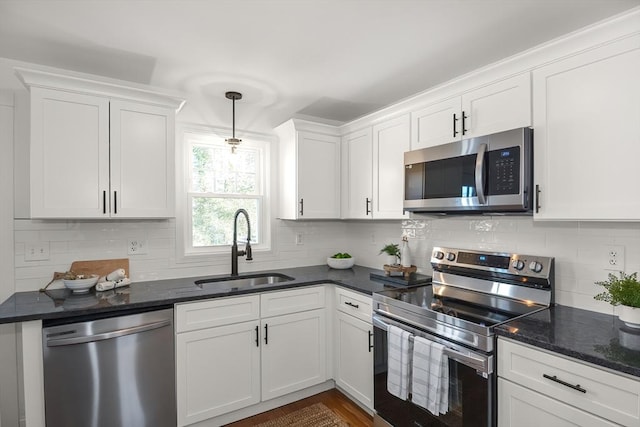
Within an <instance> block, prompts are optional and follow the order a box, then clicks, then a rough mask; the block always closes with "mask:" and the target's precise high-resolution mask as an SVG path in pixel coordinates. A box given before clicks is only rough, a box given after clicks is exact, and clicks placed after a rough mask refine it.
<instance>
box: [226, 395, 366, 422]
mask: <svg viewBox="0 0 640 427" xmlns="http://www.w3.org/2000/svg"><path fill="white" fill-rule="evenodd" d="M319 402H320V403H323V404H324V405H325V406H326V407H327V408H329V409H331V410H332V411H333V412H334V413H335V414H336V415H338V416H339V417H340V418H342V419H343V420H344V421H346V422H347V423H349V425H350V426H351V427H371V426H373V417H371V416H370V415H369V414H367V413H366V412H365V411H364V410H362V409H361V408H360V407H359V406H358V405H356V404H355V403H353V402H352V401H351V400H349V398H347V397H346V396H345V395H344V394H342V393H340V392H339V391H338V390H336V389H332V390H329V391H325V392H323V393H320V394H316V395H315V396H311V397H308V398H306V399H302V400H299V401H297V402H293V403H290V404H288V405H285V406H281V407H280V408H276V409H273V410H271V411H267V412H263V413H262V414H258V415H255V416H253V417H250V418H245V419H244V420H240V421H237V422H235V423H232V424H228V426H227V427H249V426H255V425H256V424H260V423H264V422H265V421H269V420H272V419H275V418H278V417H282V416H283V415H287V414H289V413H291V412H295V411H297V410H298V409H302V408H304V407H306V406H309V405H313V404H314V403H319Z"/></svg>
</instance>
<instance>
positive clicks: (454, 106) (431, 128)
mask: <svg viewBox="0 0 640 427" xmlns="http://www.w3.org/2000/svg"><path fill="white" fill-rule="evenodd" d="M461 118H462V116H461V114H460V97H459V96H458V97H455V98H451V99H447V100H445V101H442V102H438V103H437V104H433V105H430V106H428V107H426V108H423V109H421V110H418V111H415V112H413V113H411V135H412V136H411V138H412V139H411V149H412V150H418V149H420V148H427V147H433V146H434V145H440V144H446V143H447V142H453V141H460V139H461V138H462V131H461V130H462V120H461Z"/></svg>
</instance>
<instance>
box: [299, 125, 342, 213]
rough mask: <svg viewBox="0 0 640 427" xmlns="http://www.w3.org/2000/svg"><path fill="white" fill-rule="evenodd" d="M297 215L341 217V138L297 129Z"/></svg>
mask: <svg viewBox="0 0 640 427" xmlns="http://www.w3.org/2000/svg"><path fill="white" fill-rule="evenodd" d="M297 172H298V203H299V204H300V209H299V211H298V214H299V215H298V218H300V219H315V218H340V139H339V138H338V137H334V136H330V135H322V134H316V133H312V132H298V170H297Z"/></svg>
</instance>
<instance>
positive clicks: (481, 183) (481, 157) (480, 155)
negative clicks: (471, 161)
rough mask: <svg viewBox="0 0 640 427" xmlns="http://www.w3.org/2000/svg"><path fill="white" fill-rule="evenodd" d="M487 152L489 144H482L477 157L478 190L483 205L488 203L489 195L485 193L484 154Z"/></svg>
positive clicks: (479, 200)
mask: <svg viewBox="0 0 640 427" xmlns="http://www.w3.org/2000/svg"><path fill="white" fill-rule="evenodd" d="M486 152H487V144H480V146H479V147H478V155H477V157H476V192H477V193H478V203H480V204H481V205H484V204H486V203H487V197H486V195H485V194H484V154H485V153H486Z"/></svg>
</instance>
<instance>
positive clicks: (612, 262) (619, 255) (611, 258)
mask: <svg viewBox="0 0 640 427" xmlns="http://www.w3.org/2000/svg"><path fill="white" fill-rule="evenodd" d="M605 250H606V260H607V266H606V269H607V270H613V271H624V246H622V245H611V246H605Z"/></svg>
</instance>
